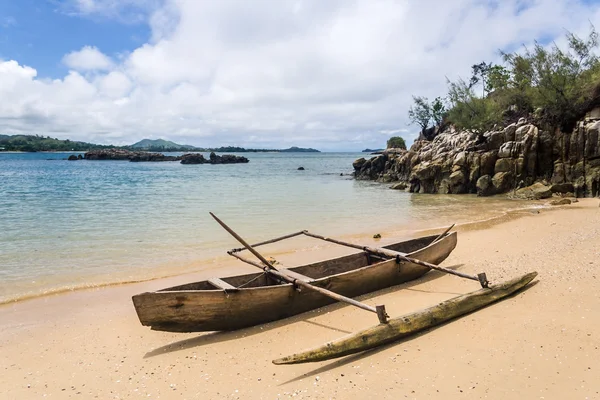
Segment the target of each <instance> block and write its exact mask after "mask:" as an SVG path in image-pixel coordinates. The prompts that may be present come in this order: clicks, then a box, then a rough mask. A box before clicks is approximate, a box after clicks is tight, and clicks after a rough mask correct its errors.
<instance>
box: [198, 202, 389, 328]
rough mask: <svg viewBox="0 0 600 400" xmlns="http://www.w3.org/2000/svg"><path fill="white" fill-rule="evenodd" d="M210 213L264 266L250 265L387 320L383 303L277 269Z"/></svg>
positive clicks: (235, 255) (382, 320)
mask: <svg viewBox="0 0 600 400" xmlns="http://www.w3.org/2000/svg"><path fill="white" fill-rule="evenodd" d="M210 215H211V216H212V217H213V218H214V219H215V221H217V222H218V223H219V225H221V226H222V227H223V228H224V229H225V230H226V231H227V232H229V233H230V234H231V236H233V237H234V238H236V239H237V241H238V242H240V243H241V244H242V245H244V247H245V248H247V249H248V250H249V251H250V252H251V253H252V254H254V255H255V256H256V258H258V259H259V260H260V261H261V262H262V263H263V264H264V266H261V265H260V264H258V263H250V264H251V265H254V266H256V267H258V268H261V269H262V270H263V271H265V272H266V273H268V274H271V275H273V276H276V277H278V278H280V279H283V280H285V281H286V282H289V283H292V284H294V285H296V286H300V287H303V288H305V289H308V290H312V291H314V292H318V293H321V294H322V295H325V296H328V297H331V298H332V299H334V300H337V301H342V302H344V303H348V304H351V305H353V306H355V307H358V308H362V309H363V310H366V311H371V312H373V313H375V314H377V317H378V318H379V322H381V323H385V322H387V318H388V315H387V314H386V312H385V306H383V305H380V306H376V307H373V306H369V305H367V304H364V303H361V302H359V301H356V300H354V299H351V298H349V297H346V296H342V295H341V294H337V293H335V292H332V291H330V290H327V289H324V288H322V287H319V286H314V285H311V284H310V283H308V282H304V281H302V280H300V279H295V278H292V277H290V276H288V275H286V274H285V273H283V272H281V271H279V270H277V268H275V267H274V266H273V265H272V264H271V263H270V262H269V261H268V260H267V259H266V258H264V257H263V256H262V255H261V254H260V253H259V252H258V251H256V250H255V249H254V248H253V247H252V246H250V245H249V244H248V243H247V242H246V241H245V240H244V239H242V238H241V237H240V236H239V235H238V234H237V233H235V232H234V231H233V230H232V229H231V228H230V227H228V226H227V225H226V224H225V222H223V221H221V220H220V219H219V218H217V216H216V215H215V214H213V213H212V212H211V213H210ZM229 254H231V255H233V256H234V257H237V258H239V259H241V260H243V261H246V262H248V261H250V260H244V259H243V258H242V257H240V256H238V255H237V254H235V253H233V252H230V253H229Z"/></svg>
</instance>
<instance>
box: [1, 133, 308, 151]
mask: <svg viewBox="0 0 600 400" xmlns="http://www.w3.org/2000/svg"><path fill="white" fill-rule="evenodd" d="M101 149H123V150H131V151H149V152H190V151H192V152H207V153H208V152H214V153H257V152H274V153H278V152H284V153H288V152H290V153H301V152H302V153H304V152H310V153H319V150H316V149H311V148H302V147H296V146H293V147H290V148H289V149H246V148H243V147H236V146H221V147H215V148H210V147H207V148H204V147H196V146H190V145H185V144H177V143H175V142H171V141H170V140H164V139H143V140H140V141H139V142H137V143H134V144H132V145H129V146H113V145H101V144H94V143H87V142H79V141H72V140H69V139H66V140H62V139H56V138H51V137H50V136H41V135H0V151H24V152H37V151H78V152H83V151H90V150H101Z"/></svg>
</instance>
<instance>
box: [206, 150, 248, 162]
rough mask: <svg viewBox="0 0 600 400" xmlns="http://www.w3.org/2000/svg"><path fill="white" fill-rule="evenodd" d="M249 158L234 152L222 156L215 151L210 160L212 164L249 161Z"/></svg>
mask: <svg viewBox="0 0 600 400" xmlns="http://www.w3.org/2000/svg"><path fill="white" fill-rule="evenodd" d="M249 161H250V160H248V159H247V158H246V157H244V156H234V155H233V154H223V155H222V156H218V155H216V154H215V153H210V156H209V160H208V162H209V163H211V164H239V163H247V162H249Z"/></svg>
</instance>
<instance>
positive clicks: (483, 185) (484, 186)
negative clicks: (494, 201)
mask: <svg viewBox="0 0 600 400" xmlns="http://www.w3.org/2000/svg"><path fill="white" fill-rule="evenodd" d="M494 190H495V189H494V185H493V184H492V177H491V176H489V175H483V176H482V177H481V178H479V179H477V196H491V195H493V194H494V193H495V192H494Z"/></svg>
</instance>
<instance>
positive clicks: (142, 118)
mask: <svg viewBox="0 0 600 400" xmlns="http://www.w3.org/2000/svg"><path fill="white" fill-rule="evenodd" d="M71 5H72V6H74V5H76V6H77V11H78V12H79V13H80V14H86V15H92V14H102V15H105V16H110V15H113V14H116V13H120V14H119V15H121V16H122V15H124V14H123V13H126V12H127V10H131V9H135V10H145V11H144V12H150V14H148V15H147V17H146V18H147V19H146V20H147V22H148V24H149V25H150V27H151V29H152V39H151V41H150V42H149V43H146V44H145V45H143V46H141V47H139V48H138V49H135V50H134V51H132V52H131V53H130V54H128V55H126V56H124V57H122V58H119V59H115V60H111V59H110V58H109V57H107V56H106V55H104V54H102V53H101V52H100V51H99V50H98V49H97V48H95V47H91V46H86V47H84V48H83V49H81V50H79V51H75V52H73V53H70V54H68V55H66V56H65V58H64V62H65V64H67V65H68V66H69V67H70V68H71V69H73V70H74V71H79V73H78V72H71V73H70V74H69V75H68V76H66V77H65V78H63V79H60V80H55V81H46V80H42V79H40V78H38V77H36V75H35V70H34V69H32V68H29V67H25V66H23V65H19V64H17V63H16V62H15V61H9V62H5V63H0V82H10V84H7V85H0V96H1V97H2V98H10V99H13V101H11V102H10V104H0V120H1V121H4V122H5V126H6V127H7V128H8V129H10V130H11V131H15V132H16V131H27V132H35V133H38V132H39V133H42V134H45V133H46V132H56V134H57V135H58V133H60V135H62V137H70V138H72V139H80V140H94V141H97V142H102V143H109V142H112V143H132V142H135V141H137V140H139V139H141V138H143V137H145V136H153V137H166V138H170V139H173V140H175V139H176V140H179V141H181V142H185V143H191V144H196V145H200V146H212V145H228V144H235V145H244V146H248V147H260V146H264V147H279V146H287V145H299V146H302V145H306V146H311V147H317V148H321V149H348V148H354V149H362V148H364V147H373V146H379V147H381V146H383V145H384V144H385V140H384V139H386V138H385V135H384V134H382V132H390V133H393V132H400V133H401V134H402V136H405V139H407V141H408V142H409V143H410V141H411V140H412V139H414V138H415V137H416V136H417V131H418V128H416V127H410V128H409V130H408V132H406V133H405V131H404V130H405V129H407V122H408V121H407V109H408V107H409V106H410V103H411V101H412V98H411V96H412V95H413V94H414V95H422V96H426V97H429V98H435V97H436V96H440V95H442V96H443V95H444V94H445V92H446V76H447V77H449V78H450V79H455V78H457V77H458V76H463V77H465V78H467V77H468V75H469V73H470V67H471V65H472V64H475V63H478V62H480V61H483V60H485V61H496V62H499V56H498V50H499V49H509V50H512V49H518V48H519V47H520V46H521V45H522V44H523V43H525V44H526V43H531V42H532V41H533V40H535V39H540V38H546V39H554V38H559V37H561V36H563V35H564V29H569V30H572V31H574V32H576V33H580V34H582V35H585V34H586V33H587V28H588V26H589V23H588V21H592V23H594V22H595V23H596V25H597V26H599V25H600V24H599V22H600V14H599V12H598V6H597V5H593V4H589V3H588V2H584V1H583V0H579V1H577V0H536V1H527V2H523V1H522V0H507V1H503V2H497V1H494V2H490V3H489V4H488V3H487V2H485V1H481V0H455V1H436V0H429V1H421V2H413V1H408V0H404V1H403V0H378V1H373V0H328V1H319V0H254V1H244V0H240V1H234V0H229V1H194V0H169V1H164V2H162V1H160V2H159V1H154V2H146V3H143V2H142V1H141V0H126V1H117V0H77V3H74V2H73V1H71ZM149 5H151V7H150V6H149ZM148 10H151V11H148ZM91 45H93V43H91Z"/></svg>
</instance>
